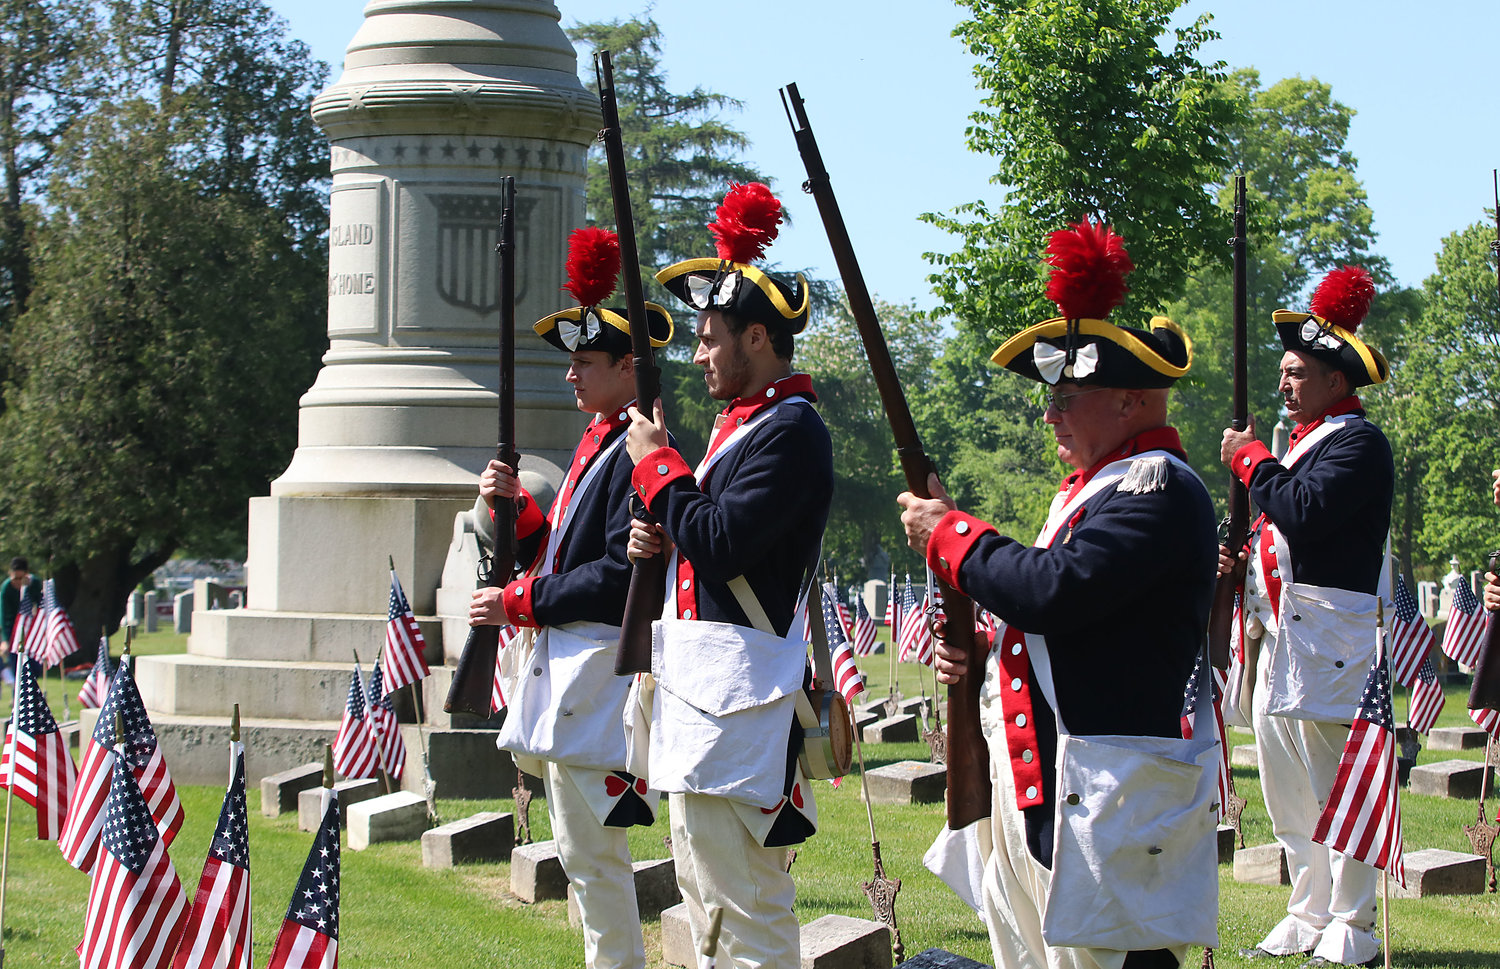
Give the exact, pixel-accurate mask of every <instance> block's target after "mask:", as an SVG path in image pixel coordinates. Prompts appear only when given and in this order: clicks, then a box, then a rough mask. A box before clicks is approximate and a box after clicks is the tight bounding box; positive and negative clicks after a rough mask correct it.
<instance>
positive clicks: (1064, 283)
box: [1047, 219, 1135, 320]
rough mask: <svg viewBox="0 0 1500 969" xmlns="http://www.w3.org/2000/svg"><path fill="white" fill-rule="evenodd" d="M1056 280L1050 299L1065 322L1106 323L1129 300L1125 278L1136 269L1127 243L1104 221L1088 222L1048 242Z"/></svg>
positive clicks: (1056, 234) (1049, 286)
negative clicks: (1104, 321) (1096, 321)
mask: <svg viewBox="0 0 1500 969" xmlns="http://www.w3.org/2000/svg"><path fill="white" fill-rule="evenodd" d="M1047 264H1048V265H1049V266H1051V267H1052V279H1051V280H1050V281H1049V282H1048V283H1047V298H1048V299H1050V300H1052V302H1054V303H1056V304H1057V308H1058V310H1059V311H1061V313H1062V315H1063V318H1064V319H1069V320H1102V319H1104V318H1105V317H1107V316H1108V315H1109V311H1110V310H1112V309H1114V308H1115V307H1116V306H1119V305H1120V304H1121V303H1123V302H1124V301H1125V294H1126V293H1127V292H1129V291H1130V287H1128V286H1126V285H1125V277H1126V276H1127V275H1128V274H1129V273H1130V272H1131V271H1132V270H1134V269H1135V263H1134V262H1131V260H1130V253H1128V252H1126V251H1125V241H1124V240H1123V239H1121V238H1120V237H1119V236H1117V235H1115V233H1114V231H1113V230H1112V229H1111V228H1110V227H1109V226H1107V225H1105V224H1104V223H1103V222H1091V221H1089V220H1088V219H1085V220H1083V221H1082V222H1079V223H1078V224H1077V225H1074V226H1071V227H1069V228H1067V229H1064V230H1061V231H1058V232H1054V233H1052V235H1051V236H1050V237H1049V238H1048V240H1047Z"/></svg>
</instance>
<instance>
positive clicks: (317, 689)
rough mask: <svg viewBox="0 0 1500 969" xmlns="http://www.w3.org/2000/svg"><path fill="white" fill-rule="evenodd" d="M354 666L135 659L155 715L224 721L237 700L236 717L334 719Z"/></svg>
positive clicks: (138, 680)
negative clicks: (238, 713)
mask: <svg viewBox="0 0 1500 969" xmlns="http://www.w3.org/2000/svg"><path fill="white" fill-rule="evenodd" d="M373 658H374V657H373V656H371V659H373ZM353 670H354V661H353V659H352V658H351V659H349V660H348V661H346V662H341V663H283V662H275V661H269V660H268V661H253V660H236V659H214V658H210V657H205V656H193V655H191V654H188V655H181V654H179V655H175V656H141V657H138V658H137V659H136V660H135V670H134V672H135V680H136V685H137V686H138V687H139V688H140V691H141V699H142V700H143V701H144V702H145V704H146V709H147V710H150V711H152V712H153V713H156V712H160V713H166V714H174V715H179V716H218V717H224V718H225V719H226V720H227V717H228V711H230V710H232V709H233V708H234V705H235V704H236V703H238V704H239V705H240V715H241V716H242V717H245V718H249V719H272V720H295V719H303V718H305V719H314V720H326V719H333V720H337V719H338V718H339V717H341V716H342V715H343V711H344V700H345V698H346V697H347V696H348V694H349V674H350V673H351V672H353ZM365 670H366V672H368V670H369V667H368V666H366V667H365ZM287 766H291V765H290V764H288V765H287Z"/></svg>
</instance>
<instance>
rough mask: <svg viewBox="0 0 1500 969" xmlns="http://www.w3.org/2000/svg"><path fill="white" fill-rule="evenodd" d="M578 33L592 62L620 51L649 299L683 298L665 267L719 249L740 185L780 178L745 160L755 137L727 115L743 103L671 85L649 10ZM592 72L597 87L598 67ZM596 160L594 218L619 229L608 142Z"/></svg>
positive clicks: (626, 137)
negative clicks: (732, 194)
mask: <svg viewBox="0 0 1500 969" xmlns="http://www.w3.org/2000/svg"><path fill="white" fill-rule="evenodd" d="M568 37H569V39H570V40H572V41H573V43H574V44H576V45H579V46H581V47H582V48H584V49H585V50H586V51H587V52H588V56H589V59H590V60H591V59H592V55H593V52H595V51H600V50H607V51H609V52H610V62H611V64H612V66H613V69H614V80H615V97H616V101H617V102H618V106H619V112H620V140H621V142H622V144H623V145H624V148H625V164H626V168H627V170H628V174H627V181H628V183H629V185H630V203H631V214H632V216H633V217H634V219H635V232H636V247H637V249H638V250H639V252H640V259H641V272H642V277H643V278H644V279H645V281H646V284H647V289H648V294H650V293H654V294H656V295H655V296H651V295H648V298H654V299H657V300H659V301H662V302H663V305H674V302H675V301H672V299H671V297H670V296H669V295H668V294H667V293H666V291H665V290H663V289H662V288H661V287H659V286H658V285H657V283H656V281H655V279H654V278H653V274H654V273H655V271H656V270H657V269H660V268H661V267H663V266H666V265H669V264H671V263H674V262H678V261H681V260H683V259H691V258H694V257H697V256H703V255H712V253H713V244H712V238H711V237H710V235H709V233H708V230H707V228H706V226H707V225H708V223H709V222H712V221H713V219H714V209H715V208H716V207H717V206H718V204H719V202H720V201H722V200H723V197H724V193H725V192H726V191H728V190H729V184H730V183H731V182H742V183H743V182H765V183H767V184H772V180H771V179H770V178H769V177H767V176H766V175H764V174H762V173H761V172H759V171H757V170H756V169H755V168H753V167H752V166H750V165H748V164H746V163H745V162H743V161H742V160H741V159H740V157H739V156H740V154H741V153H742V152H744V151H745V149H746V148H748V147H749V146H750V141H749V139H748V138H746V137H745V136H744V134H742V133H741V132H739V131H738V130H736V129H735V128H733V127H731V126H730V125H729V124H727V123H725V122H724V121H723V120H722V119H721V115H722V114H723V113H724V112H727V111H737V110H739V109H740V107H741V102H740V101H738V100H736V99H735V98H732V97H729V96H727V95H724V94H718V93H715V92H713V91H709V90H705V89H704V88H702V87H695V88H693V89H692V90H691V91H687V92H683V93H677V92H674V91H672V90H671V89H670V88H669V87H668V85H667V77H666V73H665V72H664V71H663V69H662V66H661V53H662V50H661V28H660V27H658V26H657V24H656V21H655V20H653V19H651V17H650V16H649V15H646V16H643V17H632V18H630V19H628V20H611V21H607V22H600V23H581V24H576V25H574V26H573V27H571V28H569V29H568ZM585 75H586V81H585V83H586V84H587V85H588V88H589V90H591V91H594V92H595V93H596V94H597V93H598V84H597V82H596V81H595V79H594V76H593V70H592V69H591V68H590V69H588V70H586V71H585ZM589 162H590V164H589V175H588V197H587V205H588V213H589V219H590V221H591V222H594V223H597V224H599V225H602V226H606V227H611V228H613V227H614V225H615V210H614V201H613V198H612V196H611V195H610V190H609V169H608V166H607V165H606V164H605V161H604V152H603V149H602V148H601V147H597V146H596V147H595V148H592V149H590V156H589ZM678 352H680V351H678Z"/></svg>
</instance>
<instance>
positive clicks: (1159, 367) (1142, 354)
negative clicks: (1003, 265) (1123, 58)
mask: <svg viewBox="0 0 1500 969" xmlns="http://www.w3.org/2000/svg"><path fill="white" fill-rule="evenodd" d="M1075 322H1076V323H1077V324H1078V333H1079V335H1081V336H1097V337H1103V338H1104V339H1106V340H1108V341H1110V342H1111V343H1114V344H1116V345H1117V346H1120V347H1121V348H1123V349H1124V350H1126V351H1127V352H1129V353H1130V355H1131V356H1133V357H1135V358H1136V359H1138V360H1140V361H1141V362H1142V363H1144V364H1145V365H1146V366H1148V367H1150V368H1151V369H1152V370H1155V371H1156V372H1157V373H1159V374H1162V375H1164V376H1167V377H1171V378H1173V379H1174V380H1175V379H1177V378H1178V377H1181V376H1182V375H1183V374H1185V373H1187V372H1188V369H1189V368H1191V367H1192V365H1193V341H1192V340H1190V339H1188V335H1187V334H1186V333H1184V332H1182V327H1180V326H1178V325H1177V324H1176V323H1173V322H1172V321H1171V320H1169V319H1167V318H1166V317H1165V316H1153V317H1152V318H1151V329H1153V330H1171V331H1172V332H1173V333H1176V334H1177V336H1178V337H1179V338H1181V340H1182V342H1183V345H1184V346H1185V347H1186V348H1187V363H1186V364H1185V365H1183V366H1181V367H1178V366H1174V365H1173V364H1171V363H1169V362H1168V361H1166V360H1164V359H1162V357H1161V356H1160V355H1159V354H1158V353H1157V352H1156V351H1155V350H1153V349H1151V347H1149V346H1147V345H1146V344H1145V343H1142V342H1141V339H1140V337H1138V336H1136V335H1135V334H1133V333H1130V332H1128V331H1126V330H1124V329H1122V328H1121V327H1118V326H1115V325H1114V324H1113V323H1107V322H1105V321H1104V320H1077V321H1075ZM1067 332H1068V321H1067V319H1066V318H1064V317H1061V316H1059V317H1055V318H1054V319H1050V320H1043V321H1042V322H1040V323H1038V324H1036V325H1035V326H1028V327H1027V328H1026V329H1024V330H1022V331H1021V332H1020V333H1017V334H1016V335H1015V336H1013V337H1011V338H1010V339H1009V340H1006V341H1005V342H1004V343H1002V344H1001V345H1000V348H999V349H998V350H996V351H995V352H994V353H992V354H990V361H991V362H992V363H997V364H999V365H1000V366H1002V367H1004V366H1008V365H1009V364H1010V362H1011V361H1012V360H1014V359H1015V358H1016V357H1017V356H1018V355H1019V354H1020V353H1021V352H1022V351H1023V350H1025V349H1026V348H1028V347H1030V346H1032V345H1034V344H1035V343H1036V342H1037V341H1038V340H1040V339H1042V338H1044V337H1045V338H1051V337H1059V336H1063V335H1064V334H1066V333H1067Z"/></svg>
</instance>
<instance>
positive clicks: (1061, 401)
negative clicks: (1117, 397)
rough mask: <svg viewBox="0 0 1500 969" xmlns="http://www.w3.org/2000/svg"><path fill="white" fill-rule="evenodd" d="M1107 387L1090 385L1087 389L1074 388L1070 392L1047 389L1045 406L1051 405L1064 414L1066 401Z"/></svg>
mask: <svg viewBox="0 0 1500 969" xmlns="http://www.w3.org/2000/svg"><path fill="white" fill-rule="evenodd" d="M1108 389H1109V388H1108V387H1090V388H1089V389H1088V390H1075V391H1073V393H1071V394H1061V393H1058V392H1057V391H1055V390H1053V391H1049V392H1048V393H1047V394H1046V397H1047V406H1049V407H1051V408H1052V409H1053V410H1055V411H1057V412H1058V413H1059V414H1066V413H1067V412H1068V401H1070V400H1072V399H1073V398H1074V397H1082V396H1084V395H1085V394H1094V393H1098V392H1099V391H1101V390H1108Z"/></svg>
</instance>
